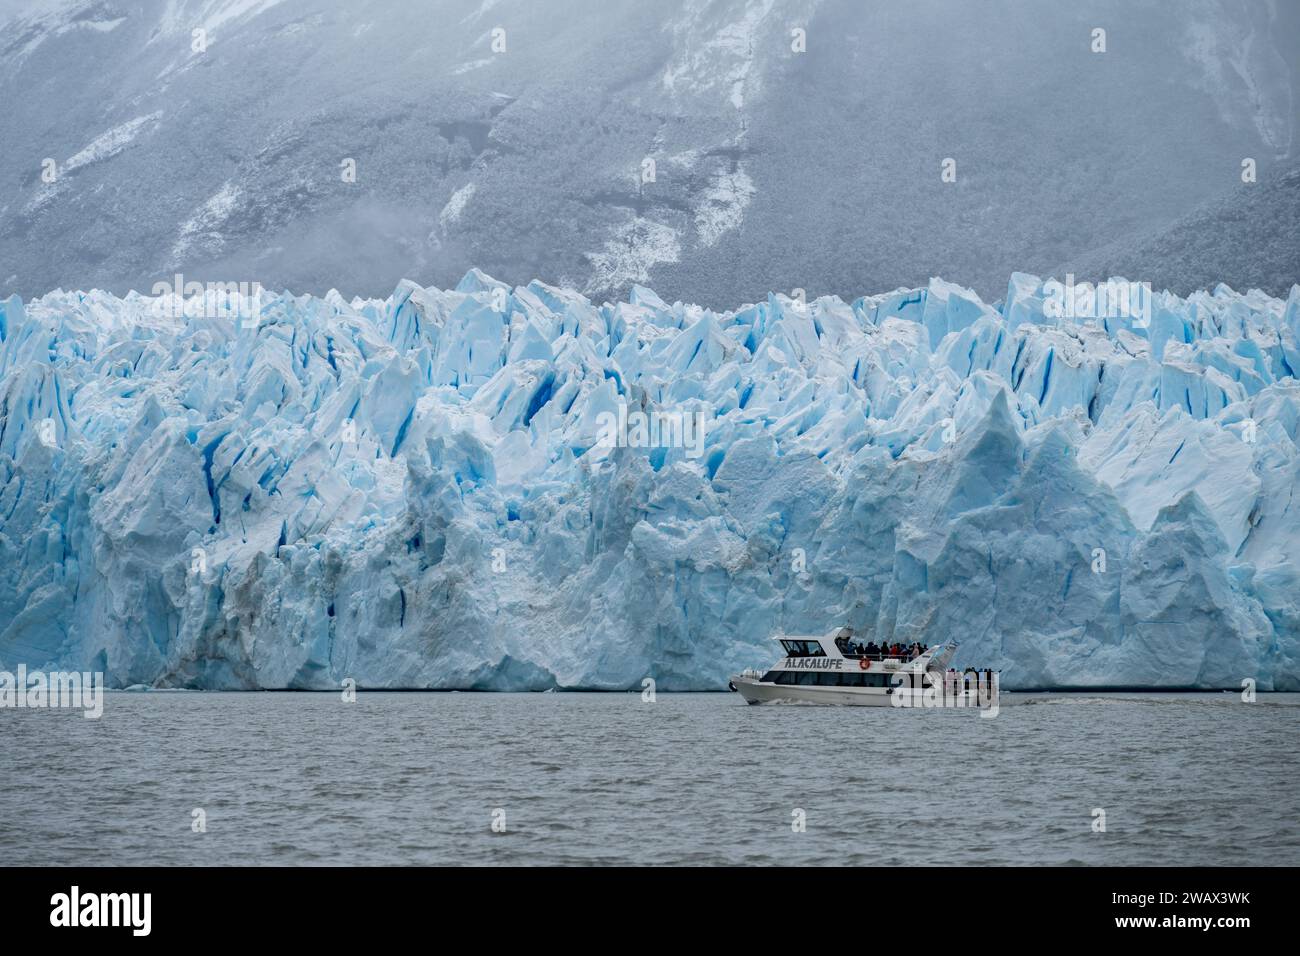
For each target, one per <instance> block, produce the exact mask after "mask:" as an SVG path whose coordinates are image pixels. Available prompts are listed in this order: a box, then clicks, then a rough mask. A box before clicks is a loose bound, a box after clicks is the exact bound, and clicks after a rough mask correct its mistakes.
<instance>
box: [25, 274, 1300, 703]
mask: <svg viewBox="0 0 1300 956" xmlns="http://www.w3.org/2000/svg"><path fill="white" fill-rule="evenodd" d="M1049 299H1050V296H1049V294H1048V292H1047V291H1046V284H1045V282H1044V281H1043V280H1041V279H1039V278H1038V277H1035V276H1030V275H1026V274H1019V273H1017V274H1015V275H1012V276H1011V278H1010V281H1009V283H1008V287H1007V295H1006V297H1005V299H1003V300H1002V301H999V302H997V303H994V304H992V305H990V304H986V303H985V302H984V301H982V300H981V299H980V298H979V296H977V295H976V294H974V293H973V292H971V291H970V290H968V289H965V288H962V287H960V286H957V285H954V284H952V283H949V282H945V281H943V280H941V279H934V280H931V281H930V283H929V284H928V286H926V287H923V288H917V289H899V290H896V291H893V292H889V293H885V294H881V295H874V296H864V297H862V298H859V299H856V300H854V301H852V302H845V301H843V300H841V299H839V298H835V297H823V298H819V299H816V300H815V301H811V302H804V301H803V300H802V299H791V298H789V297H787V296H785V295H781V294H773V295H770V296H769V297H768V298H767V300H766V301H763V302H759V303H756V304H751V305H747V306H744V307H741V308H739V309H737V310H736V311H732V312H714V311H711V310H707V309H703V308H700V307H698V306H693V305H689V304H682V303H680V302H678V303H674V304H672V305H669V304H667V303H666V302H664V301H663V300H662V299H660V298H659V296H657V295H656V294H655V293H654V292H653V291H651V290H649V289H646V288H643V287H640V286H637V287H635V288H634V289H633V290H632V292H631V293H630V295H629V296H628V297H627V301H619V302H614V303H609V302H607V303H605V304H603V305H595V304H593V303H592V302H590V301H588V299H586V298H585V297H583V296H582V295H580V294H578V293H577V292H574V291H570V290H567V289H563V288H557V287H553V286H550V285H546V284H544V283H541V282H536V281H534V282H532V283H531V284H529V285H528V286H519V287H514V288H511V287H509V286H507V285H505V284H503V283H500V282H497V281H496V280H494V279H492V278H491V277H489V276H487V275H485V274H483V273H482V272H479V271H477V270H473V271H471V272H470V273H468V274H467V275H466V276H465V277H464V279H463V280H461V282H460V283H459V285H457V286H456V288H455V289H451V290H439V289H436V288H424V287H421V286H419V285H417V284H415V283H413V282H409V281H404V282H402V283H401V284H400V285H399V286H398V287H397V289H396V290H395V291H394V292H393V294H392V295H391V296H389V297H388V298H387V299H382V300H380V299H359V298H356V299H352V300H347V299H345V298H344V297H343V296H342V295H340V294H339V293H338V292H337V291H330V292H329V293H328V294H326V295H324V296H323V297H316V296H307V295H294V294H291V293H289V292H283V293H278V294H273V295H271V294H268V295H264V297H263V300H262V302H261V304H260V311H259V312H258V314H257V315H256V316H255V317H254V320H253V321H247V320H245V319H244V318H240V317H237V316H230V315H224V314H207V313H206V311H205V310H199V311H200V312H201V313H202V314H199V315H197V316H195V315H184V314H182V315H177V314H175V313H173V312H170V311H168V310H167V309H160V308H159V307H158V305H159V299H158V298H157V297H152V296H145V295H140V294H138V293H135V292H132V293H129V294H128V295H126V296H125V297H123V298H117V297H114V296H112V295H110V294H107V293H104V292H100V291H92V292H67V291H62V290H60V291H56V292H52V293H49V294H47V295H44V296H42V297H40V298H37V299H33V300H32V301H29V302H26V303H24V302H23V301H21V300H20V299H18V298H17V297H11V298H9V299H8V300H6V301H3V302H0V667H3V668H7V669H9V670H14V669H15V668H16V667H17V666H18V665H19V664H25V665H27V666H28V667H29V668H46V669H70V670H73V669H75V670H94V671H102V672H103V673H104V674H105V675H106V679H107V682H108V684H109V686H114V687H127V686H132V685H138V684H144V685H147V686H150V687H157V688H168V687H184V688H214V689H255V688H296V689H327V688H337V687H339V686H340V684H341V682H343V681H345V680H347V679H349V678H350V679H352V680H354V681H356V683H357V685H359V686H362V687H394V688H399V687H400V688H441V689H498V690H542V689H549V688H562V689H563V688H586V689H608V690H614V689H630V688H638V689H639V688H640V687H641V686H642V681H643V680H644V679H645V678H647V677H649V678H653V679H654V680H655V682H656V684H657V686H658V688H659V689H662V690H709V689H721V688H723V687H725V684H726V679H727V675H728V674H729V673H733V672H735V671H737V670H739V669H742V668H744V667H748V666H760V667H761V666H764V665H766V664H767V663H769V662H770V661H771V660H772V658H773V657H774V656H775V654H774V653H773V645H772V644H771V642H770V639H771V638H772V637H773V636H774V635H776V634H777V633H781V632H785V633H823V632H825V631H827V630H829V629H830V628H832V627H835V626H838V625H841V624H849V625H851V626H853V627H854V628H855V629H856V630H857V631H858V632H859V633H860V634H862V635H866V636H869V637H871V638H873V639H875V640H877V641H882V640H883V641H902V642H910V641H922V642H925V643H935V642H938V641H942V640H946V639H955V640H958V641H960V642H961V648H960V652H959V656H958V658H957V662H958V663H959V664H961V663H967V662H969V663H974V664H977V665H979V666H988V667H995V668H998V669H1000V670H1002V672H1003V687H1005V688H1052V687H1123V686H1135V687H1137V686H1140V687H1200V688H1215V687H1219V688H1229V687H1230V688H1240V687H1241V686H1242V682H1243V681H1245V680H1253V681H1254V682H1255V684H1256V686H1257V687H1258V688H1259V689H1261V690H1268V689H1275V690H1297V689H1300V572H1298V570H1297V568H1298V567H1300V562H1298V561H1297V558H1300V505H1296V506H1295V507H1293V506H1292V503H1293V499H1294V495H1295V492H1296V489H1297V487H1298V486H1300V481H1298V480H1297V478H1298V469H1300V453H1298V450H1297V442H1298V437H1297V432H1298V429H1300V382H1298V381H1297V377H1296V372H1295V370H1296V369H1298V368H1300V345H1298V342H1300V286H1295V287H1293V288H1292V289H1291V291H1290V295H1289V297H1288V298H1287V299H1285V300H1282V299H1278V298H1274V297H1271V296H1269V295H1266V294H1265V293H1263V292H1260V291H1257V290H1256V291H1250V292H1247V293H1245V294H1241V293H1239V292H1236V291H1234V290H1233V289H1231V288H1229V287H1227V286H1225V285H1220V286H1218V287H1217V288H1215V289H1213V290H1212V291H1209V290H1206V291H1200V292H1196V293H1194V294H1192V295H1190V296H1188V297H1187V298H1185V299H1184V298H1180V297H1178V296H1175V295H1173V294H1171V293H1168V292H1164V293H1157V294H1155V295H1154V296H1153V297H1152V301H1151V308H1150V314H1149V316H1148V317H1147V318H1148V320H1147V321H1141V320H1140V319H1134V318H1130V317H1127V316H1103V317H1101V318H1074V317H1063V316H1061V315H1058V314H1055V313H1056V312H1058V311H1059V310H1053V309H1049V308H1047V307H1046V305H1047V303H1048V301H1049ZM638 412H641V413H645V414H647V415H650V416H654V415H656V414H666V413H681V414H691V415H697V414H698V415H702V416H704V420H705V421H706V422H707V425H706V428H705V431H704V435H703V444H702V446H701V447H698V448H694V449H692V448H691V447H689V445H688V443H685V442H679V443H673V442H670V441H669V442H664V441H661V442H659V443H658V444H653V443H645V442H640V443H638V442H636V441H629V442H613V443H611V442H610V441H608V440H604V439H603V438H602V435H601V432H602V428H605V427H606V426H607V425H608V423H609V422H610V420H611V419H617V420H619V421H623V420H626V418H627V416H628V415H629V414H631V415H633V416H635V414H636V413H638ZM619 416H622V417H621V418H620V417H619Z"/></svg>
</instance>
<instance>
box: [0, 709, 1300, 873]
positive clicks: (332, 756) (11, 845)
mask: <svg viewBox="0 0 1300 956" xmlns="http://www.w3.org/2000/svg"><path fill="white" fill-rule="evenodd" d="M1297 731H1300V695H1297V694H1273V695H1266V694H1261V695H1260V696H1259V699H1258V702H1256V703H1253V704H1247V703H1243V702H1242V701H1241V699H1240V697H1239V696H1238V695H1236V694H1148V695H1141V694H1132V695H1128V694H1108V695H1087V696H1084V695H1077V694H1063V695H1024V696H1021V695H1004V696H1003V706H1002V710H1001V713H1000V714H999V715H998V716H997V717H995V718H992V719H989V718H981V717H980V716H978V714H977V713H976V712H975V711H904V710H894V709H892V708H842V707H811V706H779V705H778V706H766V707H747V706H745V705H744V704H743V703H742V702H741V700H740V698H739V697H738V696H736V695H734V694H660V695H659V696H658V699H657V700H656V701H655V702H653V703H645V702H643V701H642V700H641V696H640V695H639V694H469V693H464V694H446V693H378V692H369V693H368V692H364V691H363V692H361V693H360V694H359V695H358V698H357V700H356V702H355V703H351V704H348V703H344V702H343V701H342V700H341V696H340V695H337V694H287V693H286V694H269V693H258V694H227V693H115V694H110V695H109V696H108V698H107V701H106V705H105V711H104V715H103V717H102V718H101V719H99V720H86V719H84V718H83V717H82V716H81V714H80V712H78V711H50V710H46V711H28V710H0V850H2V851H3V853H4V858H5V860H6V861H7V862H9V863H19V862H23V863H32V864H54V863H76V864H233V863H247V864H320V863H337V864H348V863H374V864H395V863H420V864H438V863H450V864H539V863H559V864H582V863H631V864H638V863H672V864H706V863H752V864H772V863H790V864H875V865H899V864H943V863H983V864H1004V863H1029V864H1039V863H1043V864H1064V863H1084V864H1290V865H1295V864H1297V863H1300V824H1298V823H1297V821H1298V820H1300V786H1297V770H1300V758H1298V757H1297V745H1298V744H1300V734H1298V733H1297ZM196 808H198V809H202V810H203V811H204V814H205V815H206V827H207V829H206V832H204V833H196V832H193V830H192V826H191V824H192V820H193V819H194V817H193V811H194V810H195V809H196ZM1094 808H1100V809H1102V810H1104V811H1105V824H1106V832H1104V833H1098V832H1094V829H1093V827H1094V815H1093V811H1094ZM796 810H802V811H804V819H805V821H806V829H805V830H803V832H795V831H794V829H793V828H792V822H793V821H794V819H795V816H794V812H795V811H796ZM496 811H503V812H504V824H505V832H504V833H498V832H494V831H493V819H494V812H496ZM497 819H498V821H500V819H501V816H500V814H498V815H497Z"/></svg>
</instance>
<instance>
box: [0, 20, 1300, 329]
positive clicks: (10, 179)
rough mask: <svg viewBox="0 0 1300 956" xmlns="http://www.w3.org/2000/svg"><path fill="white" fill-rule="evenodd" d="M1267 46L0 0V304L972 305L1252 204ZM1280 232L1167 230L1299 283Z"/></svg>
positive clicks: (1026, 25)
mask: <svg viewBox="0 0 1300 956" xmlns="http://www.w3.org/2000/svg"><path fill="white" fill-rule="evenodd" d="M1098 29H1104V30H1105V31H1106V37H1105V40H1106V50H1105V52H1104V53H1102V52H1093V49H1094V46H1095V44H1096V40H1095V39H1094V37H1093V32H1094V31H1095V30H1098ZM795 30H802V31H804V35H803V38H802V42H803V44H804V45H803V46H802V47H801V48H802V49H803V50H804V52H796V49H795V48H796V46H797V43H796V41H798V40H799V37H798V36H797V35H796V34H794V32H793V31H795ZM196 31H199V35H198V36H196ZM496 31H500V32H499V33H498V32H496ZM1297 36H1300V4H1296V3H1294V2H1280V3H1272V2H1270V3H1262V2H1256V0H1184V2H1181V3H1178V4H1176V5H1174V8H1173V9H1171V8H1170V4H1169V3H1168V2H1164V0H1072V2H1070V3H1051V4H1047V3H1043V2H1042V0H981V2H978V3H971V2H966V0H894V2H871V3H867V2H863V0H657V2H654V3H646V2H644V0H419V2H412V0H348V2H346V3H344V2H339V0H167V2H165V3H164V2H162V0H0V103H3V109H0V143H2V144H3V150H2V151H0V156H3V159H4V161H3V162H0V297H3V296H7V295H9V294H10V293H17V294H20V295H23V296H25V297H30V296H35V295H38V294H40V293H43V292H45V291H47V290H49V289H53V288H58V287H63V288H91V287H97V288H103V289H109V290H111V291H113V292H116V293H118V294H124V293H125V292H126V291H127V290H128V289H130V288H136V289H150V288H152V287H153V284H154V283H155V282H156V281H158V280H160V279H162V278H166V277H169V276H171V275H172V274H173V273H174V272H176V271H181V272H183V273H184V274H185V275H186V276H187V277H191V278H194V279H220V280H226V279H230V278H239V279H244V278H246V279H248V280H250V281H251V280H255V279H256V280H260V281H261V282H263V283H264V284H266V285H268V286H273V287H275V288H286V287H287V288H292V289H298V290H300V291H304V292H313V293H316V294H323V293H324V292H325V291H326V290H327V289H329V288H330V287H331V286H335V287H337V288H343V289H348V290H351V291H353V292H356V293H358V294H362V295H368V296H383V295H385V294H387V293H388V292H389V291H390V290H391V289H392V288H393V286H394V285H395V283H396V282H397V281H398V280H399V279H401V278H402V277H405V276H416V277H419V278H420V279H421V281H424V282H428V283H432V284H437V285H449V284H454V283H455V282H456V281H457V280H458V278H459V277H460V276H461V275H463V274H464V273H465V271H466V270H467V269H469V268H470V267H471V266H479V267H481V268H483V269H485V270H486V271H488V272H490V273H492V274H493V275H496V276H498V277H500V278H502V279H504V280H507V281H509V282H511V283H512V284H514V283H524V282H527V281H529V280H530V279H532V278H534V277H540V278H542V279H544V280H546V281H548V282H552V283H555V284H557V285H565V286H571V287H574V288H578V289H582V290H584V291H585V292H586V293H587V294H589V295H591V296H593V297H596V298H598V299H599V300H603V299H605V298H623V297H625V296H626V295H627V293H628V291H629V290H630V288H631V286H632V285H633V284H634V283H641V284H645V285H654V286H655V287H657V288H671V289H673V290H674V292H673V294H674V295H675V296H680V297H682V298H683V299H684V300H686V301H693V302H698V303H701V304H703V305H706V306H709V307H712V308H717V309H722V308H730V307H733V306H734V305H735V304H736V303H739V302H745V301H751V300H753V299H755V298H756V297H761V296H764V295H766V294H767V291H768V290H769V289H784V290H790V289H794V288H803V289H807V290H809V292H810V293H811V294H815V295H820V294H823V293H836V294H839V295H841V296H845V297H847V296H852V295H856V294H858V293H859V292H860V291H861V290H863V289H891V288H895V287H897V286H900V285H905V286H911V285H917V284H923V283H924V282H926V280H927V279H928V278H929V277H930V276H932V275H943V276H947V277H948V278H949V279H951V280H954V281H960V282H961V283H963V284H964V285H967V286H971V287H973V288H975V289H976V291H978V292H980V294H981V295H983V296H984V298H985V299H986V300H987V301H992V300H993V299H995V298H997V297H998V296H999V295H1000V294H1001V285H1002V283H1004V282H1005V281H1006V277H1007V275H1008V274H1009V273H1010V272H1011V271H1012V270H1014V269H1027V270H1031V271H1036V272H1040V273H1045V272H1048V271H1051V270H1053V269H1054V268H1055V267H1056V266H1057V265H1058V264H1060V263H1071V262H1075V261H1076V260H1079V259H1080V258H1081V257H1083V256H1085V254H1087V253H1088V252H1089V250H1092V249H1095V248H1097V247H1099V246H1103V245H1106V244H1108V243H1112V242H1118V243H1120V244H1121V250H1125V249H1128V248H1130V243H1131V242H1137V240H1139V239H1140V238H1142V237H1145V236H1147V234H1148V233H1150V232H1152V231H1157V232H1159V231H1160V230H1163V229H1164V228H1165V227H1166V226H1168V225H1169V224H1170V223H1172V222H1174V221H1175V220H1176V219H1178V218H1179V217H1181V216H1183V215H1185V214H1187V213H1188V212H1189V211H1190V210H1192V209H1194V208H1196V207H1198V206H1200V205H1201V204H1203V203H1206V202H1209V201H1212V200H1214V199H1216V198H1218V197H1222V196H1226V195H1229V194H1231V193H1232V190H1233V189H1234V188H1236V187H1238V186H1240V185H1241V172H1242V168H1241V162H1242V159H1243V158H1245V157H1250V158H1252V159H1254V160H1255V161H1256V162H1257V164H1258V180H1259V181H1258V183H1257V184H1256V186H1257V187H1258V192H1260V193H1264V191H1265V188H1266V187H1267V186H1268V185H1269V184H1272V183H1275V182H1276V181H1277V179H1278V177H1279V175H1280V174H1281V173H1282V172H1283V171H1284V170H1285V169H1287V168H1290V167H1292V166H1294V165H1295V163H1296V161H1297V151H1296V150H1297V137H1296V135H1295V131H1296V129H1297V128H1298V127H1300V45H1297V44H1296V43H1295V42H1294V39H1295V37H1297ZM947 158H951V159H952V160H954V162H955V163H956V166H955V176H956V178H955V181H952V182H944V181H943V180H942V179H941V172H942V166H941V164H942V163H943V161H944V160H945V159H947ZM347 159H351V160H354V161H355V169H354V170H353V171H354V172H355V177H352V178H348V177H345V175H344V173H345V171H346V170H345V169H344V168H343V165H342V164H343V163H344V161H345V160H347ZM47 160H48V161H49V164H47V162H46V161H47ZM647 160H649V161H652V162H653V163H654V167H653V170H650V169H648V167H647V166H646V165H645V164H646V161H647ZM51 164H52V165H51ZM651 172H652V173H653V175H652V176H651V175H649V174H650V173H651ZM51 177H53V178H51ZM1279 220H1282V217H1280V216H1264V217H1256V216H1254V215H1251V216H1248V217H1246V218H1245V220H1244V222H1242V223H1241V226H1240V228H1234V229H1233V230H1232V231H1231V233H1230V234H1229V235H1226V236H1221V235H1220V234H1219V233H1217V232H1209V233H1205V234H1203V235H1202V234H1198V235H1197V236H1196V238H1195V240H1194V241H1195V243H1196V247H1197V256H1196V259H1197V263H1198V266H1200V265H1202V264H1203V265H1204V266H1205V267H1206V268H1208V270H1209V273H1210V274H1211V275H1212V276H1213V282H1218V281H1228V282H1232V283H1236V284H1237V285H1238V287H1241V288H1247V287H1248V286H1247V285H1246V284H1245V283H1244V282H1238V277H1242V278H1245V277H1246V276H1249V275H1251V274H1253V272H1254V271H1256V270H1257V269H1258V266H1257V263H1258V261H1259V260H1260V259H1261V257H1267V256H1268V254H1267V253H1266V252H1264V251H1263V248H1264V247H1265V246H1268V247H1271V248H1275V249H1276V250H1277V252H1278V253H1279V254H1280V256H1281V257H1286V256H1288V255H1289V257H1290V260H1291V261H1300V238H1297V237H1298V235H1300V233H1297V231H1296V230H1294V229H1291V230H1290V231H1283V232H1279V233H1277V234H1271V233H1270V232H1266V231H1263V230H1261V231H1251V230H1252V227H1259V226H1270V225H1272V224H1273V223H1275V222H1277V221H1279ZM1283 221H1284V220H1283ZM1243 233H1244V238H1245V239H1246V240H1247V241H1244V242H1243V241H1241V240H1242V238H1243ZM1144 248H1145V246H1142V245H1139V246H1138V247H1137V251H1142V250H1143V249H1144ZM1112 251H1113V250H1112ZM1177 259H1178V257H1177V256H1175V257H1174V261H1175V262H1176V261H1177ZM1088 261H1089V262H1094V261H1096V260H1095V258H1089V259H1088ZM1101 264H1105V265H1108V266H1110V267H1112V268H1115V269H1120V270H1123V271H1122V274H1124V275H1128V276H1130V277H1132V278H1137V279H1147V280H1150V281H1152V282H1153V283H1156V284H1157V285H1164V284H1168V287H1169V288H1171V289H1173V290H1174V291H1176V292H1179V293H1187V292H1190V291H1192V289H1191V288H1185V287H1182V286H1180V285H1175V284H1172V283H1165V281H1164V280H1163V278H1162V275H1156V274H1155V273H1154V272H1148V271H1147V270H1159V271H1160V272H1161V273H1162V274H1163V273H1165V272H1166V271H1175V272H1176V269H1173V268H1171V264H1170V261H1169V259H1168V258H1157V257H1146V256H1134V257H1128V256H1122V255H1121V256H1107V257H1106V259H1105V260H1104V262H1103V263H1101ZM1076 273H1077V274H1079V275H1080V276H1081V277H1086V278H1089V279H1092V280H1093V281H1096V280H1097V279H1099V278H1104V277H1105V275H1106V273H1099V274H1093V275H1087V276H1085V275H1084V273H1082V272H1081V271H1079V270H1076ZM1057 274H1058V275H1059V274H1062V273H1060V272H1058V273H1057ZM1276 277H1277V276H1276V274H1275V273H1272V272H1267V271H1265V272H1264V274H1263V275H1261V277H1260V281H1259V282H1256V283H1254V284H1255V285H1258V286H1259V287H1260V288H1263V289H1265V290H1266V291H1268V292H1270V293H1272V294H1274V295H1279V296H1285V295H1286V294H1287V290H1288V289H1289V288H1290V280H1292V279H1294V276H1289V275H1287V276H1283V277H1282V278H1284V279H1286V280H1288V281H1287V282H1286V283H1285V284H1283V285H1281V286H1273V285H1271V284H1266V283H1268V282H1271V281H1272V280H1273V279H1275V278H1276ZM1174 278H1182V275H1178V274H1176V275H1175V276H1174ZM1211 284H1213V283H1211ZM1199 287H1200V286H1199V285H1198V286H1195V287H1194V288H1199Z"/></svg>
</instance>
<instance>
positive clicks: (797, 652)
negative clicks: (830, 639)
mask: <svg viewBox="0 0 1300 956" xmlns="http://www.w3.org/2000/svg"><path fill="white" fill-rule="evenodd" d="M781 646H782V647H784V648H785V656H786V657H825V656H826V652H825V651H824V650H822V646H821V644H820V643H819V642H818V641H787V640H783V641H781Z"/></svg>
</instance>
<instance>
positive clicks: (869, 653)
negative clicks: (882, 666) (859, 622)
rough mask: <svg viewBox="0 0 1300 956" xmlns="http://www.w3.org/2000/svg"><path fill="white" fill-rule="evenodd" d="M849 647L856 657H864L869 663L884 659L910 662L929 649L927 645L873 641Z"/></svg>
mask: <svg viewBox="0 0 1300 956" xmlns="http://www.w3.org/2000/svg"><path fill="white" fill-rule="evenodd" d="M850 646H851V648H852V650H853V651H856V656H858V657H865V658H866V659H867V660H870V661H883V660H885V659H886V658H897V659H899V660H904V661H911V660H915V659H916V658H918V657H920V656H921V655H922V654H924V653H925V652H926V651H927V650H929V649H930V646H929V645H928V644H877V643H876V642H875V641H871V642H869V643H867V644H865V645H863V644H853V645H850Z"/></svg>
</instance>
